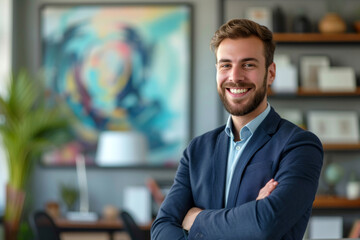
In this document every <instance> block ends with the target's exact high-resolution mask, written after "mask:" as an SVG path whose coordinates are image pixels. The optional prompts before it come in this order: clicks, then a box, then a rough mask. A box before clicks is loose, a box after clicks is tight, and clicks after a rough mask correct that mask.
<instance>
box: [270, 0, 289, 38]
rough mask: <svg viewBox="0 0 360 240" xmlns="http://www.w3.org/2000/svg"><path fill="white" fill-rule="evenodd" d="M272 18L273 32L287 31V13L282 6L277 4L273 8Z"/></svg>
mask: <svg viewBox="0 0 360 240" xmlns="http://www.w3.org/2000/svg"><path fill="white" fill-rule="evenodd" d="M272 19H273V32H274V33H283V32H286V25H285V24H286V21H285V13H284V11H283V9H282V8H281V7H280V6H276V7H275V8H274V9H273V14H272Z"/></svg>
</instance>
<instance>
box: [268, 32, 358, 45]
mask: <svg viewBox="0 0 360 240" xmlns="http://www.w3.org/2000/svg"><path fill="white" fill-rule="evenodd" d="M274 40H275V42H278V43H282V42H287V43H304V42H308V43H316V42H320V43H351V42H352V43H357V42H360V34H358V33H327V34H324V33H274Z"/></svg>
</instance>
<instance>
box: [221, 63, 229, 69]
mask: <svg viewBox="0 0 360 240" xmlns="http://www.w3.org/2000/svg"><path fill="white" fill-rule="evenodd" d="M230 67H231V65H230V64H220V68H221V69H223V68H230Z"/></svg>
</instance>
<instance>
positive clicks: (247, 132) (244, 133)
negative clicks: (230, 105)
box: [225, 103, 271, 139]
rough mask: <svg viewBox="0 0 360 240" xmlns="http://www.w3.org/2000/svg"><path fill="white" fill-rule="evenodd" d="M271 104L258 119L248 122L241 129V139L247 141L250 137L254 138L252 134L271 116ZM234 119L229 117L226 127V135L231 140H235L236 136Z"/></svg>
mask: <svg viewBox="0 0 360 240" xmlns="http://www.w3.org/2000/svg"><path fill="white" fill-rule="evenodd" d="M270 109H271V107H270V104H269V103H268V104H267V107H266V109H265V110H264V111H263V112H262V113H260V114H259V115H258V116H257V117H256V118H254V119H253V120H251V121H250V122H248V123H247V124H246V125H245V126H244V127H243V128H241V129H240V138H241V139H246V138H248V137H250V136H252V134H253V133H254V132H255V131H256V129H257V128H258V127H259V125H260V124H261V123H262V121H264V119H265V118H266V116H267V115H268V114H269V112H270ZM232 125H233V123H232V118H231V115H229V117H228V120H227V123H226V126H225V133H226V134H227V135H228V136H229V137H230V138H231V139H234V135H233V132H232V130H231V129H232Z"/></svg>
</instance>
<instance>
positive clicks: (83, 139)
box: [39, 3, 193, 165]
mask: <svg viewBox="0 0 360 240" xmlns="http://www.w3.org/2000/svg"><path fill="white" fill-rule="evenodd" d="M39 12H40V25H41V27H40V39H41V60H40V63H41V66H40V68H41V69H43V71H44V73H45V80H46V83H47V90H48V92H49V93H50V94H52V95H57V96H59V97H62V98H63V99H65V101H66V105H67V108H68V110H69V112H70V114H69V118H70V117H71V118H72V119H75V124H74V127H73V132H74V138H73V141H71V142H69V143H68V144H67V145H65V146H64V147H62V148H58V149H55V150H54V151H52V152H50V153H47V154H45V155H44V157H43V163H45V164H49V165H64V164H74V162H75V157H76V155H78V154H79V153H81V154H84V155H85V157H86V162H87V163H88V164H91V163H94V157H95V153H96V147H97V140H98V136H99V134H100V133H101V132H103V131H135V132H139V133H141V134H143V135H144V136H145V137H146V139H147V142H148V148H149V149H148V150H149V151H148V157H147V159H146V163H147V164H149V165H172V164H175V165H176V164H177V163H178V161H179V159H180V157H181V153H182V151H183V150H184V148H185V147H186V145H187V143H188V141H189V139H190V131H191V116H190V114H191V107H190V106H191V94H190V89H191V86H190V85H191V82H192V61H193V59H192V26H193V23H192V21H193V20H192V18H193V17H192V15H193V13H192V12H193V10H192V5H191V4H189V3H144V4H142V3H111V4H110V3H109V4H100V3H99V4H97V3H94V4H81V3H79V4H45V5H42V6H41V8H40V11H39Z"/></svg>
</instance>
